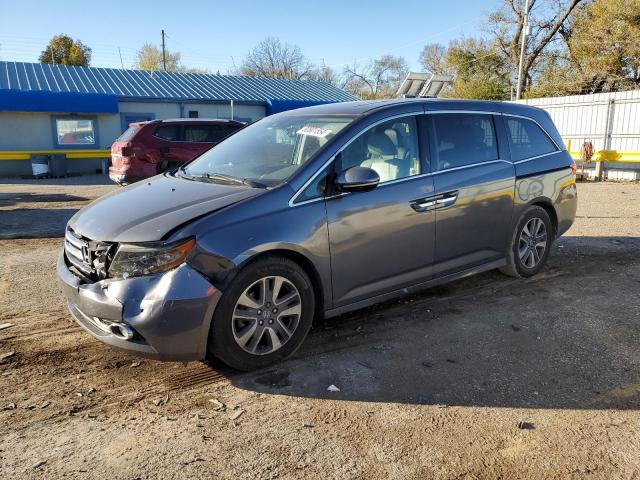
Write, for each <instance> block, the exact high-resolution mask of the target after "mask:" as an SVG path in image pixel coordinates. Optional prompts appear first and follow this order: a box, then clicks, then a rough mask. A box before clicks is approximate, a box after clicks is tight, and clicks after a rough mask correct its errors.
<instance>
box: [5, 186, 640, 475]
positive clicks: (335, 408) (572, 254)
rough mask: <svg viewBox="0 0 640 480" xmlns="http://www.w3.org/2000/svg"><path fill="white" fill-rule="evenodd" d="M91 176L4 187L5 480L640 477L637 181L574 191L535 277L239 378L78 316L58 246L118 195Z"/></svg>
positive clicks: (373, 311)
mask: <svg viewBox="0 0 640 480" xmlns="http://www.w3.org/2000/svg"><path fill="white" fill-rule="evenodd" d="M96 180H98V179H97V177H93V178H88V179H83V183H85V185H73V186H70V185H67V184H68V183H77V182H69V181H63V182H61V181H49V182H47V183H44V182H40V183H37V184H36V183H33V182H27V181H23V182H21V183H19V184H15V183H6V182H5V183H2V184H0V238H2V239H0V324H2V323H12V324H14V326H12V327H10V328H7V329H4V330H2V331H0V358H2V357H1V356H2V355H3V354H7V353H10V352H15V353H14V354H13V355H12V356H10V357H9V358H6V359H5V360H0V432H1V435H0V477H1V478H47V479H57V478H63V477H65V478H123V479H133V478H144V479H147V478H157V479H166V478H229V479H241V478H247V479H253V478H260V479H262V478H265V479H266V478H305V479H316V478H336V479H347V478H349V479H350V478H362V479H370V478H393V479H403V480H405V479H429V478H456V479H457V478H460V479H463V478H464V479H476V478H478V479H480V478H482V479H485V478H501V479H516V478H522V479H534V478H544V479H550V478H602V479H611V478H616V479H617V478H620V479H640V454H639V453H638V452H640V350H639V348H638V345H639V344H640V185H638V184H632V185H631V184H612V183H608V184H607V183H605V184H580V185H579V196H580V207H579V212H578V217H579V218H578V219H577V221H576V223H575V225H574V226H573V227H572V229H571V230H570V231H569V233H568V234H567V235H566V236H565V237H563V238H561V239H560V240H559V241H558V242H557V243H556V245H555V247H554V250H553V253H552V256H551V259H550V262H549V264H548V266H547V268H546V269H545V270H544V272H543V273H542V274H541V275H539V276H537V277H535V278H533V279H529V280H514V279H510V278H507V277H503V276H501V275H500V274H499V273H496V272H489V273H486V274H482V275H479V276H476V277H472V278H468V279H465V280H462V281H458V282H455V283H453V284H450V285H447V286H443V287H438V288H434V289H431V290H429V291H427V292H425V293H423V294H421V295H415V296H413V297H410V298H407V299H403V300H400V301H396V302H390V303H386V304H383V305H380V306H377V307H374V308H369V309H366V310H362V311H359V312H355V313H352V314H349V315H345V316H342V317H339V318H336V319H331V320H327V321H323V322H320V323H319V324H318V325H316V326H315V327H314V329H313V330H312V333H311V335H310V337H309V338H308V340H307V342H306V344H305V345H304V346H303V348H302V349H301V350H300V351H299V352H298V353H297V355H296V356H295V358H293V359H292V360H290V361H288V362H286V363H284V364H282V365H279V366H278V367H276V368H273V369H269V370H267V371H261V372H254V373H249V374H238V373H235V372H232V371H229V370H227V369H224V368H220V366H218V365H205V364H202V363H192V364H188V365H182V364H166V363H159V362H154V361H150V360H139V359H136V358H133V357H129V356H127V355H126V354H122V353H118V352H114V351H112V350H110V349H109V348H108V347H106V346H104V345H102V344H100V343H99V342H97V341H96V340H94V339H93V338H92V337H90V336H89V335H88V334H86V333H84V332H83V331H82V330H81V329H80V327H77V326H75V325H74V324H73V323H72V322H71V321H70V316H69V315H68V314H67V311H66V308H65V306H64V304H63V301H62V298H61V296H60V294H59V293H58V290H57V287H56V283H55V272H54V263H55V259H56V254H57V252H58V249H59V248H60V246H61V238H56V237H60V235H61V234H62V232H63V226H64V222H65V221H66V219H67V218H68V217H69V216H70V215H71V214H72V213H73V211H75V210H76V209H77V208H79V207H80V206H81V205H83V204H85V203H87V202H88V201H89V200H90V199H92V198H95V197H97V196H99V195H101V194H103V193H105V192H107V191H109V190H110V189H112V188H114V187H111V186H108V185H100V183H104V182H103V181H96ZM93 183H96V184H93ZM49 237H52V238H49ZM330 385H335V386H337V387H338V388H339V389H340V391H339V392H330V391H328V390H327V387H329V386H330ZM521 422H524V423H521Z"/></svg>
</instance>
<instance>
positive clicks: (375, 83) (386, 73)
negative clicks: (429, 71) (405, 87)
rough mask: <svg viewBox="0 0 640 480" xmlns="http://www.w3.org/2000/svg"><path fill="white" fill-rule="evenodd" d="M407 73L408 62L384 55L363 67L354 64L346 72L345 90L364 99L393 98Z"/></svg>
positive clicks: (400, 58)
mask: <svg viewBox="0 0 640 480" xmlns="http://www.w3.org/2000/svg"><path fill="white" fill-rule="evenodd" d="M407 71H408V67H407V62H406V60H405V59H404V58H403V57H395V56H393V55H383V56H382V57H380V58H377V59H375V60H371V61H370V62H369V63H367V64H366V65H364V66H362V67H360V66H359V65H358V64H357V63H355V62H354V64H353V66H351V67H347V68H345V70H344V77H345V87H344V88H345V89H346V90H347V91H349V92H350V93H353V94H354V95H359V96H360V97H362V98H364V99H371V98H388V97H393V96H395V93H396V92H397V90H398V88H399V87H400V83H401V82H402V80H403V79H404V77H405V76H406V75H407Z"/></svg>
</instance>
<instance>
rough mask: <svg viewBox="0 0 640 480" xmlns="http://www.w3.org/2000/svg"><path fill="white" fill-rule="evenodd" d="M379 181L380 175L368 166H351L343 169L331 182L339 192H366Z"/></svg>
mask: <svg viewBox="0 0 640 480" xmlns="http://www.w3.org/2000/svg"><path fill="white" fill-rule="evenodd" d="M379 183H380V176H379V175H378V174H377V173H376V171H375V170H373V169H371V168H368V167H351V168H349V169H347V170H344V171H343V172H341V173H340V174H338V176H337V177H336V179H335V180H334V182H333V184H334V186H335V187H336V189H337V190H338V191H339V192H368V191H369V190H373V189H374V188H376V187H377V186H378V184H379Z"/></svg>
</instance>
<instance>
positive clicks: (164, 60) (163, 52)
mask: <svg viewBox="0 0 640 480" xmlns="http://www.w3.org/2000/svg"><path fill="white" fill-rule="evenodd" d="M527 1H529V0H527ZM162 69H163V70H164V71H165V72H166V71H167V55H166V52H165V49H164V30H162Z"/></svg>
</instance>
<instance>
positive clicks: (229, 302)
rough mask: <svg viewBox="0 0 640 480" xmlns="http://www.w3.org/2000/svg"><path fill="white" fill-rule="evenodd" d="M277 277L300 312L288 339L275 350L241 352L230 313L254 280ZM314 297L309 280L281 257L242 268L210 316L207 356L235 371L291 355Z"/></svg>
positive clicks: (312, 308) (304, 330) (304, 333)
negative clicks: (289, 287)
mask: <svg viewBox="0 0 640 480" xmlns="http://www.w3.org/2000/svg"><path fill="white" fill-rule="evenodd" d="M270 276H279V277H284V278H285V279H286V280H288V281H289V282H291V283H292V284H293V285H294V286H295V288H296V289H297V290H298V293H299V296H300V303H301V306H300V307H301V308H300V310H301V313H300V315H299V317H298V320H297V326H296V328H295V330H294V331H293V333H292V334H291V336H290V337H289V338H288V339H287V340H286V342H285V343H283V344H282V346H281V347H280V348H278V349H277V350H275V351H273V352H271V353H266V354H252V353H249V352H248V351H245V350H244V349H243V348H242V347H241V346H240V345H239V344H238V342H237V341H236V338H235V336H234V330H233V328H234V320H233V314H234V310H235V308H236V302H238V300H239V298H240V296H241V295H242V294H243V293H244V292H245V290H246V289H248V288H249V287H250V286H251V285H253V284H254V283H255V282H257V281H258V280H260V279H262V278H264V277H270ZM314 312H315V295H314V292H313V287H312V284H311V281H310V280H309V277H308V276H307V274H306V273H305V271H304V270H303V269H302V268H301V267H300V266H299V265H298V264H297V263H295V262H294V261H292V260H290V259H288V258H286V257H282V256H276V255H273V256H268V257H263V258H261V259H259V260H256V261H254V262H252V263H250V264H248V265H247V266H246V267H244V268H243V269H242V270H241V271H240V272H238V274H237V275H236V276H235V278H234V279H233V280H232V281H231V282H230V284H229V286H228V287H227V288H226V289H225V291H224V293H223V295H222V298H221V299H220V302H219V303H218V305H217V307H216V310H215V312H214V314H213V319H212V323H211V329H210V331H209V341H208V350H209V354H211V355H213V356H215V357H217V358H219V359H220V360H222V361H223V362H224V363H226V364H227V365H229V366H230V367H233V368H235V369H238V370H244V371H250V370H255V369H258V368H263V367H266V366H268V365H271V364H273V363H277V362H280V361H282V360H284V359H285V358H287V357H289V356H291V355H292V354H293V353H294V352H295V351H296V350H297V349H298V348H300V345H302V342H303V341H304V339H305V338H306V336H307V334H308V333H309V329H310V328H311V324H312V322H313V316H314Z"/></svg>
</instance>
